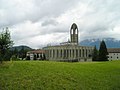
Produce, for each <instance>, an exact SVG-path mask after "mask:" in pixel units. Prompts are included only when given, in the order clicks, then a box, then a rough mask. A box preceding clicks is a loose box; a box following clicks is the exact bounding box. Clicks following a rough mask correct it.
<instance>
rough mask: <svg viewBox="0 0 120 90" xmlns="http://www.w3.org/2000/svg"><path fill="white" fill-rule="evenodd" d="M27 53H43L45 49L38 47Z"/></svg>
mask: <svg viewBox="0 0 120 90" xmlns="http://www.w3.org/2000/svg"><path fill="white" fill-rule="evenodd" d="M27 53H45V50H41V49H38V50H33V51H28V52H27Z"/></svg>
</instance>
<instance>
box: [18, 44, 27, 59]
mask: <svg viewBox="0 0 120 90" xmlns="http://www.w3.org/2000/svg"><path fill="white" fill-rule="evenodd" d="M19 54H20V55H19V57H20V58H22V60H23V59H24V58H26V51H25V49H24V46H22V48H21V50H20V51H19Z"/></svg>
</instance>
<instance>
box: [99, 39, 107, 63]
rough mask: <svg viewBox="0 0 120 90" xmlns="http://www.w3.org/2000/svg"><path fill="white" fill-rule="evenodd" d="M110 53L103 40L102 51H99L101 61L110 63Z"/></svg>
mask: <svg viewBox="0 0 120 90" xmlns="http://www.w3.org/2000/svg"><path fill="white" fill-rule="evenodd" d="M107 55H108V52H107V48H106V44H105V42H104V41H103V40H102V42H101V43H100V49H99V61H108V56H107Z"/></svg>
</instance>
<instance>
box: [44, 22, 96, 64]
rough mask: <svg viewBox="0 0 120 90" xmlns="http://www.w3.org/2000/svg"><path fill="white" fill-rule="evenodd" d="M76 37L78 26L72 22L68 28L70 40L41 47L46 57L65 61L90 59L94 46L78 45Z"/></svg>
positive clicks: (77, 36)
mask: <svg viewBox="0 0 120 90" xmlns="http://www.w3.org/2000/svg"><path fill="white" fill-rule="evenodd" d="M78 38H79V35H78V27H77V25H76V24H75V23H73V24H72V26H71V29H70V41H68V42H65V43H61V44H60V45H55V46H47V47H44V48H43V49H44V50H45V55H46V59H47V60H55V61H66V62H77V61H92V52H93V49H94V47H92V46H80V45H79V41H78Z"/></svg>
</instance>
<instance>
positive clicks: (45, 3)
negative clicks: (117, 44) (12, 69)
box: [0, 0, 120, 48]
mask: <svg viewBox="0 0 120 90" xmlns="http://www.w3.org/2000/svg"><path fill="white" fill-rule="evenodd" d="M72 23H76V24H77V25H78V28H79V40H80V41H81V40H84V39H92V38H107V37H110V38H115V39H118V40H120V0H0V31H2V29H3V28H5V27H9V30H10V32H11V37H12V40H13V41H14V43H15V45H28V46H30V47H32V48H40V47H43V46H46V45H47V44H58V43H60V42H64V41H67V40H68V39H69V30H70V27H71V25H72Z"/></svg>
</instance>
